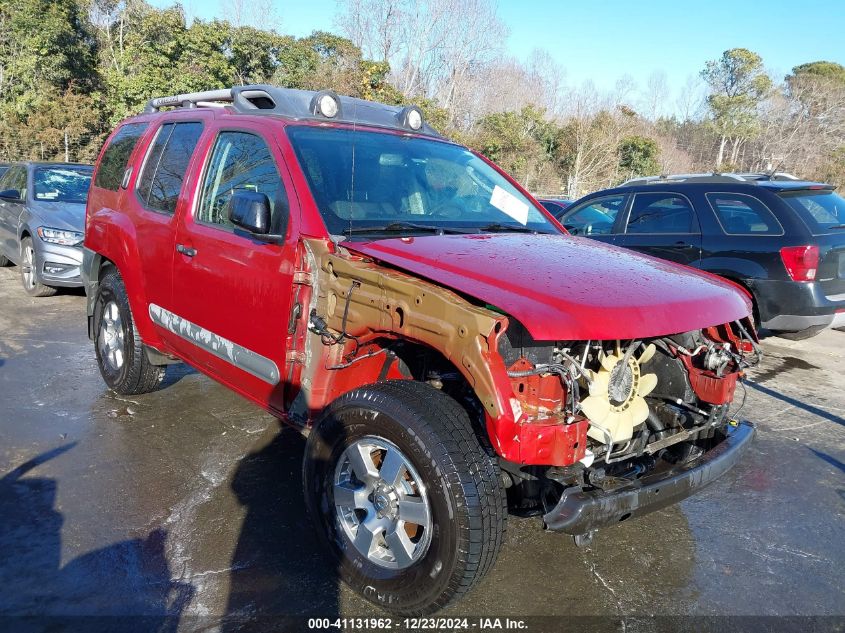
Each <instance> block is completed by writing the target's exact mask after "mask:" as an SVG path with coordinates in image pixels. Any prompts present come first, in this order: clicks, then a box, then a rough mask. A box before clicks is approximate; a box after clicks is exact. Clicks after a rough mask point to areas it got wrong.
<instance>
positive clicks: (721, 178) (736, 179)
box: [620, 172, 800, 187]
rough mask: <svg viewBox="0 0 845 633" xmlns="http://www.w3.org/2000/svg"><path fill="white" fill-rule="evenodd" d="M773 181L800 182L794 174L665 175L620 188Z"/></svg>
mask: <svg viewBox="0 0 845 633" xmlns="http://www.w3.org/2000/svg"><path fill="white" fill-rule="evenodd" d="M771 180H790V181H791V180H800V178H797V177H796V176H793V175H792V174H788V173H786V172H760V173H739V174H737V173H730V172H712V173H709V174H663V175H661V176H642V177H639V178H631V179H630V180H626V181H625V182H623V183H622V184H621V185H620V187H628V186H634V185H653V184H661V183H670V182H671V183H681V182H689V183H708V182H709V183H723V184H724V183H731V184H738V183H748V184H754V183H755V182H759V181H771Z"/></svg>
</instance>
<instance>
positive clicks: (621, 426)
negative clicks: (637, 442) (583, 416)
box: [604, 408, 634, 443]
mask: <svg viewBox="0 0 845 633" xmlns="http://www.w3.org/2000/svg"><path fill="white" fill-rule="evenodd" d="M604 423H605V425H606V426H607V428H608V430H609V431H610V433H611V434H612V435H613V441H614V443H618V442H627V441H628V440H630V439H631V435H632V434H633V430H634V417H633V416H632V415H631V409H630V408H628V409H626V410H625V411H620V412H619V413H616V412H611V414H610V415H609V416H608V419H606V420H605V421H604Z"/></svg>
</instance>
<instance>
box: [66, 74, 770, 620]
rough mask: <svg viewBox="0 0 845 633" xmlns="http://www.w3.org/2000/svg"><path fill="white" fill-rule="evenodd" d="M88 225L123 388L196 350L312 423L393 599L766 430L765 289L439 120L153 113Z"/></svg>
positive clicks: (691, 478)
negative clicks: (529, 175) (686, 254)
mask: <svg viewBox="0 0 845 633" xmlns="http://www.w3.org/2000/svg"><path fill="white" fill-rule="evenodd" d="M211 104H215V105H220V104H224V105H226V106H227V107H224V108H221V107H207V106H210V105H211ZM166 106H174V109H171V110H166V109H164V108H165V107H166ZM87 227H88V230H87V232H86V235H85V258H84V265H83V276H84V278H85V280H86V286H87V296H88V331H89V335H90V337H91V339H92V340H93V341H94V351H95V354H96V358H97V362H98V365H99V369H100V373H101V375H102V377H103V379H104V381H105V383H106V384H107V385H108V386H109V387H110V388H111V389H113V390H114V391H116V392H118V393H120V394H138V393H143V392H147V391H151V390H153V389H155V388H156V387H157V386H158V385H159V383H160V382H161V379H162V376H163V374H164V365H166V364H168V363H172V362H179V361H184V362H186V363H188V364H190V365H192V366H194V367H196V368H197V369H198V370H200V371H202V372H204V373H206V374H208V375H209V376H211V377H212V378H214V379H216V380H218V381H220V382H221V383H223V384H225V385H227V386H228V387H230V388H231V389H233V390H235V391H236V392H238V393H239V394H241V395H243V396H245V397H246V398H248V399H250V400H251V401H253V402H255V403H256V404H258V405H259V406H261V407H263V408H264V409H266V410H267V411H269V412H270V413H272V414H273V415H275V416H278V417H279V418H281V419H282V420H284V421H285V422H287V423H289V424H293V425H296V426H298V427H299V428H301V429H303V431H305V430H307V431H308V441H307V447H306V454H305V456H304V466H303V468H304V470H303V483H304V488H305V498H306V503H307V507H308V509H309V512H310V514H311V517H312V519H313V521H314V522H315V524H316V526H317V529H318V532H319V534H320V536H321V538H322V539H323V541H324V542H325V544H326V546H327V548H328V550H329V552H331V555H332V556H333V557H334V559H335V561H336V565H337V569H338V570H339V572H340V575H341V576H342V578H343V579H345V580H346V582H348V583H349V584H350V586H352V587H353V588H354V589H355V590H356V591H358V592H359V593H361V594H362V595H363V596H365V597H366V598H367V599H369V600H371V601H373V602H374V603H376V604H379V605H381V606H382V607H384V608H385V609H388V610H390V611H393V612H397V613H404V614H421V613H430V612H432V611H435V610H437V609H440V608H442V607H444V606H445V605H447V604H449V603H450V602H452V601H453V600H455V599H456V598H457V597H458V596H460V595H461V594H463V593H465V592H466V591H467V590H469V589H470V588H472V587H473V586H474V585H475V584H476V583H477V582H478V581H479V579H480V578H481V577H482V576H483V575H484V574H485V573H486V572H487V571H488V570H489V569H490V568H491V567H492V565H493V563H494V561H495V559H496V556H497V553H498V551H499V549H500V547H501V544H502V540H503V538H504V531H505V521H506V517H507V511H508V508H509V507H511V508H518V509H519V511H520V512H521V513H526V512H533V513H535V514H541V515H543V520H544V522H545V525H546V526H547V527H548V528H550V529H552V530H559V531H562V532H564V533H568V534H571V535H573V536H575V537H576V540H577V542H579V543H582V544H583V543H585V542H588V541H589V538H590V537H591V535H592V534H593V532H594V531H595V530H596V529H597V528H599V527H602V526H610V525H615V524H617V523H619V522H620V521H625V520H627V519H629V518H631V517H634V516H638V515H641V514H645V513H647V512H650V511H652V510H656V509H658V508H661V507H663V506H666V505H668V504H672V503H675V502H677V501H679V500H680V499H682V498H684V497H686V496H688V495H690V494H692V493H693V492H695V491H696V490H698V489H699V488H701V487H702V486H704V485H706V484H707V483H709V482H711V481H713V480H714V479H716V478H717V477H719V476H720V475H721V474H722V473H724V472H725V471H726V470H728V469H729V468H730V467H731V466H732V465H733V464H735V463H736V462H737V461H738V460H740V459H741V456H742V455H743V454H744V452H745V450H746V449H747V447H748V445H749V443H750V441H751V438H752V437H753V435H754V428H753V425H751V424H748V423H742V422H736V421H733V420H731V419H730V418H729V417H728V409H729V407H730V404H731V401H732V400H733V396H734V390H735V388H736V383H737V378H738V376H739V375H740V372H741V371H742V370H743V368H744V367H745V366H746V365H748V364H749V363H752V362H753V361H754V360H755V358H756V351H755V350H756V342H755V339H754V337H755V334H754V328H753V324H752V322H751V318H750V315H751V302H750V300H749V299H748V297H747V296H746V295H745V294H744V293H743V292H742V291H741V290H740V289H738V288H737V287H736V286H735V285H733V284H731V283H729V282H727V281H724V280H721V279H719V278H717V277H715V276H712V275H705V274H702V273H699V272H696V271H693V270H690V269H687V268H684V267H681V266H677V265H675V264H671V263H668V262H662V261H660V260H657V259H654V258H650V257H646V256H643V255H639V254H635V253H631V252H629V251H625V250H622V249H617V248H614V247H611V246H606V245H603V244H599V243H597V242H595V241H592V240H588V239H583V238H574V237H570V236H568V235H565V234H564V232H563V231H562V230H561V228H560V226H559V225H558V224H557V223H556V222H555V221H554V220H553V219H552V218H551V216H550V215H549V214H548V213H547V212H546V211H545V209H543V208H542V207H541V206H540V205H538V204H537V203H536V202H535V201H534V199H533V198H531V196H530V195H529V194H528V193H527V192H525V191H524V190H523V189H522V188H521V187H520V186H519V185H518V184H517V183H516V182H515V181H514V180H513V179H511V178H510V177H508V176H507V175H506V174H505V173H503V172H502V171H501V170H499V169H498V168H497V167H496V166H494V165H493V164H492V163H490V162H489V161H488V160H486V159H485V158H483V157H481V156H480V155H478V154H475V153H473V152H471V151H470V150H468V149H467V148H465V147H463V146H461V145H457V144H455V143H452V142H449V141H447V140H445V139H443V138H441V137H440V136H439V135H438V134H437V133H436V132H435V131H434V130H433V129H432V128H430V127H429V126H428V125H427V124H426V123H425V121H424V119H423V115H422V112H421V111H420V110H419V109H417V108H416V107H414V106H409V107H406V108H398V107H392V106H387V105H382V104H376V103H371V102H366V101H362V100H358V99H351V98H347V97H338V96H337V95H336V94H334V93H333V92H330V91H321V92H309V91H299V90H289V89H282V88H277V87H273V86H245V87H235V88H231V89H226V90H217V91H209V92H203V93H195V94H183V95H175V96H172V97H164V98H159V99H153V100H152V101H151V102H150V103H149V105H148V107H147V110H146V113H145V114H143V115H141V116H137V117H133V118H130V119H128V120H126V121H124V122H123V123H121V124H120V125H119V126H118V128H117V129H116V130H115V131H114V132H113V133H112V135H111V136H110V138H109V139H108V141H107V142H106V144H105V147H104V149H103V151H102V152H101V154H100V157H99V159H98V161H97V168H96V171H95V176H94V181H93V184H92V186H91V194H90V197H89V200H88V212H87ZM291 483H292V482H286V481H282V480H280V481H279V482H278V485H280V486H282V485H291ZM642 538H643V539H648V538H659V537H654V536H653V535H649V534H646V533H643V535H642ZM550 546H552V545H550ZM561 573H565V572H561Z"/></svg>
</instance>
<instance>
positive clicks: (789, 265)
mask: <svg viewBox="0 0 845 633" xmlns="http://www.w3.org/2000/svg"><path fill="white" fill-rule="evenodd" d="M780 258H781V259H782V260H783V265H784V266H785V267H786V272H787V273H789V276H790V277H791V278H792V280H793V281H813V280H814V279H815V278H816V271H817V270H818V268H819V247H818V246H784V247H783V248H782V249H780Z"/></svg>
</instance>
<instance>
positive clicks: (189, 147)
mask: <svg viewBox="0 0 845 633" xmlns="http://www.w3.org/2000/svg"><path fill="white" fill-rule="evenodd" d="M201 134H202V123H197V122H191V123H165V124H164V125H162V126H161V128H160V129H159V130H158V133H157V134H156V138H155V141H153V144H152V147H151V148H150V150H149V153H148V154H147V159H146V161H145V162H144V171H143V172H142V173H141V177H140V179H139V180H138V195H139V196H140V198H141V200H142V201H143V203H144V205H145V206H146V207H147V208H149V209H152V210H154V211H161V212H163V213H174V212H175V211H176V203H177V202H178V201H179V192H180V191H181V190H182V181H183V180H184V179H185V172H186V171H187V170H188V164H189V163H190V161H191V155H192V154H193V153H194V149H195V148H196V146H197V142H198V141H199V138H200V135H201Z"/></svg>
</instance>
